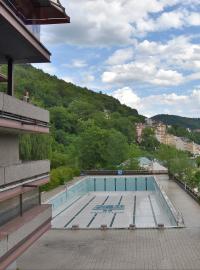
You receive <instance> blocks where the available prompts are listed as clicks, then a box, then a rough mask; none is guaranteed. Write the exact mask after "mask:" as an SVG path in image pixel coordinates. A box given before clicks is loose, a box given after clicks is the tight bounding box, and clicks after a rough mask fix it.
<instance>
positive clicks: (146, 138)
mask: <svg viewBox="0 0 200 270" xmlns="http://www.w3.org/2000/svg"><path fill="white" fill-rule="evenodd" d="M159 145H160V143H159V141H158V140H157V139H156V137H155V135H154V130H153V129H152V128H145V129H144V131H143V134H142V142H141V146H142V147H143V148H144V149H145V150H147V151H150V152H151V151H155V150H156V149H157V148H158V147H159Z"/></svg>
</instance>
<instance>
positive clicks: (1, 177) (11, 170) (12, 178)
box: [0, 160, 50, 186]
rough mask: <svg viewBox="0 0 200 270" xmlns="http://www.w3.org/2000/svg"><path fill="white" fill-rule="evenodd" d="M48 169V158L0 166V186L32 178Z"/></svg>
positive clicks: (46, 171) (47, 171)
mask: <svg viewBox="0 0 200 270" xmlns="http://www.w3.org/2000/svg"><path fill="white" fill-rule="evenodd" d="M49 171H50V162H49V160H37V161H30V162H25V163H21V164H17V165H11V166H6V167H0V186H1V185H6V184H10V183H12V182H16V181H20V180H23V179H29V178H33V177H36V176H39V175H42V174H45V173H49Z"/></svg>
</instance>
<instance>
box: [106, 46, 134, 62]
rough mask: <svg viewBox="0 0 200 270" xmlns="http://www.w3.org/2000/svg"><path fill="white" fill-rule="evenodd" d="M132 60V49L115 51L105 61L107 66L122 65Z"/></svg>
mask: <svg viewBox="0 0 200 270" xmlns="http://www.w3.org/2000/svg"><path fill="white" fill-rule="evenodd" d="M132 58H133V48H125V49H118V50H116V51H115V52H114V53H113V54H112V55H111V56H110V57H109V58H108V60H107V61H106V64H108V65H117V64H123V63H125V62H127V61H128V60H131V59H132Z"/></svg>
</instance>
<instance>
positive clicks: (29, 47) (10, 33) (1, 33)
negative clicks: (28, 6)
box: [0, 0, 51, 64]
mask: <svg viewBox="0 0 200 270" xmlns="http://www.w3.org/2000/svg"><path fill="white" fill-rule="evenodd" d="M0 39H1V42H0V63H3V64H4V63H7V61H8V59H12V60H13V61H14V62H15V63H42V62H49V61H50V55H51V54H50V52H49V51H48V50H47V49H46V48H45V47H44V46H43V45H42V44H41V43H40V41H39V40H38V39H37V38H36V37H35V36H34V35H33V34H32V33H31V32H30V31H29V30H28V29H27V27H26V26H25V24H24V22H23V21H22V20H21V19H20V18H19V17H18V16H17V15H16V14H15V12H14V11H12V9H11V8H9V6H8V5H6V4H5V2H4V1H3V0H0Z"/></svg>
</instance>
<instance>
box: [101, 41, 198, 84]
mask: <svg viewBox="0 0 200 270" xmlns="http://www.w3.org/2000/svg"><path fill="white" fill-rule="evenodd" d="M192 40H193V36H187V37H186V36H177V37H174V38H173V39H171V40H168V41H166V42H155V41H149V40H144V41H142V42H136V41H135V42H134V44H133V47H132V49H133V51H134V56H133V59H132V60H131V62H128V63H124V53H125V52H126V48H124V49H123V50H122V51H121V50H117V51H116V52H115V53H114V54H113V55H111V56H110V57H109V58H108V60H107V62H109V63H110V64H112V63H113V65H110V66H108V67H106V69H105V71H104V72H103V74H102V81H103V82H104V83H110V84H111V83H117V84H118V83H120V84H124V83H126V82H129V83H131V82H135V81H138V82H144V83H150V84H154V85H160V86H173V85H180V84H183V83H186V82H189V81H193V80H198V79H199V78H200V76H199V75H200V45H199V44H197V43H192ZM127 50H130V47H128V48H127ZM120 52H121V54H122V57H121V58H120ZM116 55H117V60H116V64H115V61H113V62H112V61H111V60H112V59H113V57H114V60H115V56H116ZM120 61H121V63H120ZM186 73H187V75H185V74H186Z"/></svg>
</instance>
